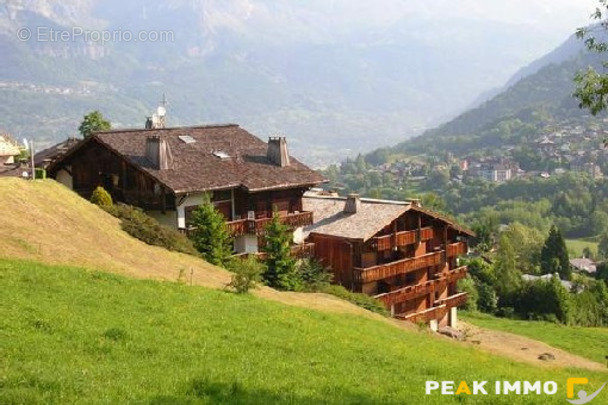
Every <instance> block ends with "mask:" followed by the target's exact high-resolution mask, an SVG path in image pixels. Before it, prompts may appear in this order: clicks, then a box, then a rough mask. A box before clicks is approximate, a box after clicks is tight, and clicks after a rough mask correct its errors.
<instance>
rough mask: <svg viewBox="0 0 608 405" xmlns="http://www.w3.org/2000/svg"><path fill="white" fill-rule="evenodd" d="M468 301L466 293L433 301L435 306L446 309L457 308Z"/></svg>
mask: <svg viewBox="0 0 608 405" xmlns="http://www.w3.org/2000/svg"><path fill="white" fill-rule="evenodd" d="M468 299H469V296H468V293H466V292H463V293H458V294H454V295H450V296H449V297H446V298H442V299H440V300H437V301H435V305H445V306H446V307H448V308H454V307H459V306H461V305H463V304H464V303H466V302H467V300H468Z"/></svg>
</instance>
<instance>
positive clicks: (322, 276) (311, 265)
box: [298, 259, 334, 292]
mask: <svg viewBox="0 0 608 405" xmlns="http://www.w3.org/2000/svg"><path fill="white" fill-rule="evenodd" d="M298 272H299V273H300V278H301V279H302V284H303V289H304V291H307V292H316V291H322V290H324V289H325V288H327V287H329V285H330V284H331V281H332V279H333V277H334V275H333V274H332V273H331V272H330V271H329V270H328V269H327V268H325V267H324V266H323V264H321V262H319V261H318V260H315V259H304V260H302V261H301V262H300V264H299V267H298Z"/></svg>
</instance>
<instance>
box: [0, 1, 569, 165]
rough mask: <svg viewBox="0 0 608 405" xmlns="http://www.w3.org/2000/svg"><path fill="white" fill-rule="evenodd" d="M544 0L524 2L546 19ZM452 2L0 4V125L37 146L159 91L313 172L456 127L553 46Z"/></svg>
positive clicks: (126, 115) (131, 110) (127, 118)
mask: <svg viewBox="0 0 608 405" xmlns="http://www.w3.org/2000/svg"><path fill="white" fill-rule="evenodd" d="M517 1H518V2H522V3H523V1H522V0H517ZM554 1H555V0H554ZM554 1H548V0H532V1H529V2H527V3H530V4H531V3H534V4H536V5H537V6H538V9H536V12H537V13H538V18H545V17H544V14H542V13H543V12H545V11H543V10H551V8H550V7H549V8H548V7H547V6H548V5H549V4H550V3H551V4H552V3H554ZM460 3H462V4H461V5H460V6H459V7H452V6H451V4H452V2H447V1H445V0H441V1H440V2H437V3H436V4H435V3H433V5H429V4H428V3H427V2H424V1H422V0H415V1H411V2H402V1H400V0H379V1H378V2H366V1H363V0H349V1H346V0H332V1H330V2H328V1H326V0H311V1H307V2H295V1H290V0H234V1H230V2H226V1H220V0H198V1H192V0H164V1H161V0H153V1H144V0H133V1H129V2H125V1H118V0H104V1H102V0H74V1H70V2H63V3H61V4H59V3H58V2H56V1H52V0H11V1H8V2H3V3H1V4H0V55H2V61H1V63H0V96H1V97H2V99H3V100H7V101H5V102H3V103H2V104H0V113H1V114H2V120H1V121H0V125H1V126H2V128H0V130H4V131H8V132H10V133H12V134H13V135H14V136H16V137H18V138H22V137H34V138H36V139H37V140H38V141H39V144H48V143H51V142H53V141H57V140H60V139H64V138H65V137H66V136H68V135H74V133H75V129H76V128H77V127H78V123H79V122H80V120H81V119H82V116H83V115H84V114H85V113H87V112H88V111H90V110H93V109H99V110H101V111H102V112H103V113H104V115H105V116H106V117H107V118H109V119H110V120H111V121H112V122H113V124H114V126H116V127H124V126H141V125H143V122H144V118H145V116H146V115H149V114H150V113H151V112H152V111H153V109H154V108H155V107H156V104H157V102H158V100H159V99H160V97H161V94H162V93H163V92H164V93H166V94H167V97H168V99H169V102H170V105H169V118H168V119H169V123H170V125H185V124H200V123H209V122H227V121H228V122H236V123H239V124H241V125H243V126H245V127H247V128H248V129H250V130H251V131H253V132H254V133H257V134H259V135H261V136H266V135H275V134H277V133H281V134H285V135H287V136H288V137H289V139H290V146H291V147H292V149H293V150H294V151H295V153H296V154H298V155H300V156H302V157H303V158H304V160H305V161H307V162H308V163H311V164H313V165H316V164H323V163H326V162H328V161H332V160H333V161H335V160H338V159H340V158H341V157H343V156H344V155H347V154H353V153H356V152H359V151H366V150H370V149H372V148H375V147H378V146H382V145H388V144H392V143H395V142H397V141H399V140H402V139H404V138H407V137H409V136H412V135H414V134H417V133H420V132H421V131H422V130H423V129H424V128H426V127H429V126H430V125H432V124H434V123H436V122H437V121H439V120H443V119H448V118H450V117H453V116H454V115H455V114H457V113H458V112H459V111H462V109H464V108H466V106H468V105H470V104H471V103H472V102H473V101H474V100H475V97H476V95H478V94H480V93H481V92H483V91H485V90H487V89H489V88H493V87H496V86H497V85H499V84H500V83H501V82H504V81H505V80H506V79H507V78H508V76H509V75H510V74H512V72H514V71H515V70H516V69H517V68H518V67H519V66H521V65H522V64H523V63H524V61H526V60H531V59H532V57H533V56H534V55H535V52H536V51H535V50H538V49H541V48H542V46H544V45H543V44H545V43H546V41H547V38H549V37H550V35H554V34H553V33H550V32H546V31H545V30H544V29H543V28H540V27H539V24H536V23H535V21H533V20H531V21H530V23H529V24H527V25H523V26H522V24H521V23H515V22H513V21H514V19H513V18H511V17H510V16H509V14H510V12H509V11H508V10H507V9H508V8H505V10H503V11H502V12H501V13H500V14H496V15H495V13H494V12H495V10H494V8H491V7H498V6H489V5H487V4H486V5H483V6H480V5H479V4H476V2H470V1H461V2H460ZM474 3H475V4H474ZM564 3H566V2H565V1H564ZM438 10H441V11H442V12H441V13H439V12H438ZM489 17H492V18H489ZM25 29H28V30H29V33H30V34H31V37H30V38H29V39H27V38H26V37H19V35H26V34H27V31H26V30H25ZM53 32H54V33H55V35H64V34H66V36H67V38H66V39H62V38H60V37H57V36H56V37H53V36H52V35H53ZM140 33H143V34H150V35H155V36H156V37H154V38H156V39H159V38H160V39H164V40H158V41H151V40H141V39H140V38H138V35H139V34H140ZM106 34H107V35H111V36H112V38H110V40H109V41H106V42H104V41H96V40H95V39H98V38H97V37H96V35H97V36H100V35H106ZM163 35H165V37H164V38H162V36H163ZM154 38H152V39H154ZM24 39H27V40H24ZM143 39H148V38H146V37H144V38H143ZM497 41H498V42H497ZM497 43H499V46H500V52H499V53H497V52H496V49H497ZM524 45H525V46H524Z"/></svg>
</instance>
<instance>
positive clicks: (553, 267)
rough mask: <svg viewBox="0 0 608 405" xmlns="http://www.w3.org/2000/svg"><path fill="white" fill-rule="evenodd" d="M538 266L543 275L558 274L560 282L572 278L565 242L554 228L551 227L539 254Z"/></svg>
mask: <svg viewBox="0 0 608 405" xmlns="http://www.w3.org/2000/svg"><path fill="white" fill-rule="evenodd" d="M540 265H541V271H542V273H543V274H554V273H558V274H559V276H560V278H561V279H562V280H570V278H571V277H572V270H571V269H570V259H569V257H568V249H567V248H566V242H564V238H563V237H562V233H561V232H560V231H559V229H558V228H557V227H556V226H552V227H551V230H550V231H549V236H548V237H547V239H546V240H545V244H544V246H543V248H542V250H541V252H540Z"/></svg>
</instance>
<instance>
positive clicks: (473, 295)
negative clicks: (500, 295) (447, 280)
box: [458, 276, 479, 311]
mask: <svg viewBox="0 0 608 405" xmlns="http://www.w3.org/2000/svg"><path fill="white" fill-rule="evenodd" d="M458 291H460V292H466V293H468V299H467V302H466V304H465V305H464V306H463V309H465V310H467V311H477V301H478V300H479V292H478V291H477V287H476V286H475V281H473V279H472V278H471V277H470V276H468V277H467V278H463V279H462V280H460V281H458Z"/></svg>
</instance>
